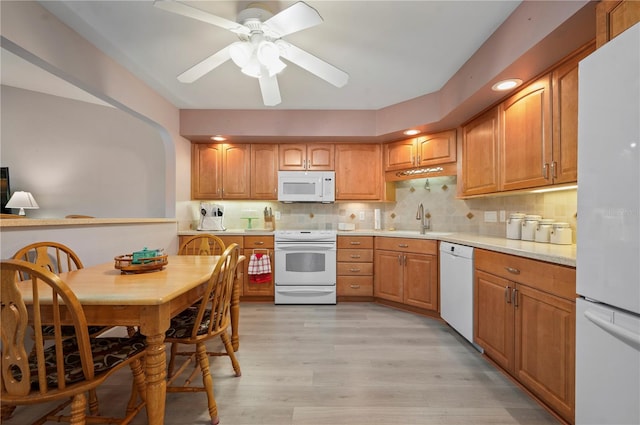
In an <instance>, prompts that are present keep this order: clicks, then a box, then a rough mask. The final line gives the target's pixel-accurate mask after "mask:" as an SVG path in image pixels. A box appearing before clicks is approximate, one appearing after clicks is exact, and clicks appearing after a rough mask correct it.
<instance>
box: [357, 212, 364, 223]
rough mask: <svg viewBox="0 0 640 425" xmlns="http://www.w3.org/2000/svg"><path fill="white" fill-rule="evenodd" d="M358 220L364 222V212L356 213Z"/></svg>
mask: <svg viewBox="0 0 640 425" xmlns="http://www.w3.org/2000/svg"><path fill="white" fill-rule="evenodd" d="M358 218H360V221H364V211H360V212H359V213H358Z"/></svg>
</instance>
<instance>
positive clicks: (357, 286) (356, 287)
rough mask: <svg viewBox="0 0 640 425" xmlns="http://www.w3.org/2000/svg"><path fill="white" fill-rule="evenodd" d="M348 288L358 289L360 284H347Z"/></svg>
mask: <svg viewBox="0 0 640 425" xmlns="http://www.w3.org/2000/svg"><path fill="white" fill-rule="evenodd" d="M349 288H351V289H360V285H353V284H352V285H349Z"/></svg>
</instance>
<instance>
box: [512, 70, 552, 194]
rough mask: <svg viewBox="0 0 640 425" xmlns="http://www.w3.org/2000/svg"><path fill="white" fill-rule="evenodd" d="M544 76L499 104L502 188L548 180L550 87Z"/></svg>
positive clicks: (549, 162) (547, 77)
mask: <svg viewBox="0 0 640 425" xmlns="http://www.w3.org/2000/svg"><path fill="white" fill-rule="evenodd" d="M550 87H551V86H550V81H549V76H545V77H543V78H541V79H539V80H538V81H536V82H534V83H532V84H530V85H529V86H527V87H526V88H524V89H523V90H520V91H519V92H518V93H516V94H515V95H513V96H511V97H510V98H509V99H507V100H506V101H505V102H503V103H502V105H501V111H502V112H501V130H502V131H501V146H502V149H501V152H500V164H501V166H500V170H501V173H500V175H501V188H502V190H512V189H525V188H530V187H537V186H544V185H547V184H550V183H551V174H550V173H551V169H550V168H551V161H552V157H551V90H550Z"/></svg>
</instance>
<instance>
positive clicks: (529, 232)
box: [520, 214, 542, 241]
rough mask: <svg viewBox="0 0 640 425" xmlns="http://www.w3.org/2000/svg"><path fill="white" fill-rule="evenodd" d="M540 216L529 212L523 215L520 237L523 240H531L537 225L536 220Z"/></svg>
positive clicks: (538, 219)
mask: <svg viewBox="0 0 640 425" xmlns="http://www.w3.org/2000/svg"><path fill="white" fill-rule="evenodd" d="M541 218H542V216H541V215H536V214H531V215H525V216H524V220H522V235H521V237H520V239H522V240H523V241H532V240H534V239H535V235H536V227H538V221H540V219H541Z"/></svg>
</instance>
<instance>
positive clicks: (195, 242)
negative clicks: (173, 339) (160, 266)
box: [167, 234, 239, 376]
mask: <svg viewBox="0 0 640 425" xmlns="http://www.w3.org/2000/svg"><path fill="white" fill-rule="evenodd" d="M224 250H225V245H224V241H223V240H222V239H220V238H219V237H217V236H215V235H210V234H202V235H195V236H191V237H189V238H187V239H186V240H185V241H184V242H183V243H182V244H180V248H179V249H178V255H220V254H222V253H223V252H224ZM197 305H198V304H195V306H197ZM207 354H208V355H209V356H212V357H215V356H228V355H229V353H228V352H226V351H225V352H216V351H207ZM192 355H193V352H184V351H178V344H171V357H170V358H169V365H168V368H167V373H168V374H169V376H171V375H172V374H173V369H174V367H175V360H176V357H177V356H192ZM234 368H235V366H234ZM238 371H239V369H238ZM236 372H237V371H236Z"/></svg>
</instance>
